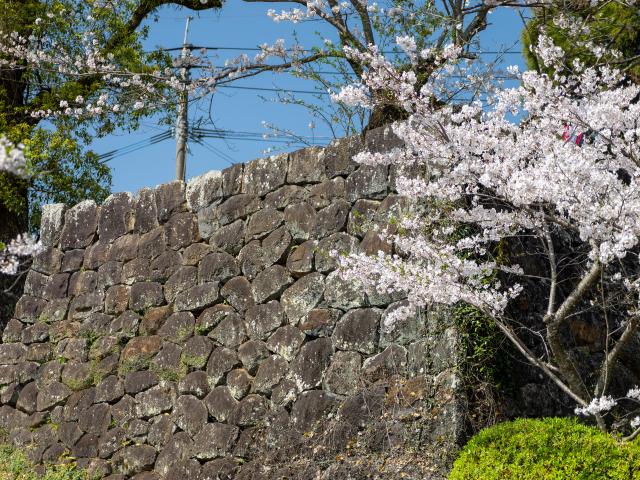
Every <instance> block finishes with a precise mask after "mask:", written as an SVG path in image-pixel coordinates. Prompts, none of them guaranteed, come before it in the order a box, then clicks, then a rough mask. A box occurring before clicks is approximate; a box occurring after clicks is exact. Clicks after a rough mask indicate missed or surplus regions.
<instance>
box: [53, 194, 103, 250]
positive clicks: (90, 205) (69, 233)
mask: <svg viewBox="0 0 640 480" xmlns="http://www.w3.org/2000/svg"><path fill="white" fill-rule="evenodd" d="M97 212H98V207H97V206H96V203H95V202H94V201H93V200H85V201H84V202H80V203H79V204H77V205H76V206H74V207H72V208H70V209H69V210H67V211H66V212H65V215H64V226H63V227H62V233H61V235H60V247H61V248H62V249H63V250H71V249H73V248H85V247H88V246H89V245H91V242H93V239H94V237H95V234H96V227H97Z"/></svg>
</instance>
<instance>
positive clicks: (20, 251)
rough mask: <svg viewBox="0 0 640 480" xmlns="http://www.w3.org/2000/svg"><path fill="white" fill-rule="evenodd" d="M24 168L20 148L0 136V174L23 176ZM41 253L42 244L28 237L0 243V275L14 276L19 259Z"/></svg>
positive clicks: (22, 236)
mask: <svg viewBox="0 0 640 480" xmlns="http://www.w3.org/2000/svg"><path fill="white" fill-rule="evenodd" d="M25 166H26V162H25V158H24V154H23V151H22V146H21V145H18V146H14V145H13V144H12V143H11V142H10V141H9V140H7V139H6V138H5V137H4V136H0V172H1V171H5V172H9V173H12V174H14V175H19V176H23V175H24V174H25ZM41 251H42V244H41V243H40V242H38V241H37V240H36V239H34V238H33V237H31V236H30V235H18V236H17V237H16V238H14V239H13V240H12V241H11V242H10V243H9V245H6V246H4V245H3V244H2V243H0V274H5V275H15V274H16V272H17V271H18V267H19V266H20V258H24V257H29V256H33V255H37V254H38V253H40V252H41Z"/></svg>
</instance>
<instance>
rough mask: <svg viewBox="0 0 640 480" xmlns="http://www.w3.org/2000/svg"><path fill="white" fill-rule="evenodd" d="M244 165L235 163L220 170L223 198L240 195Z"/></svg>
mask: <svg viewBox="0 0 640 480" xmlns="http://www.w3.org/2000/svg"><path fill="white" fill-rule="evenodd" d="M243 172H244V164H242V163H236V164H234V165H232V166H230V167H227V168H225V169H224V170H222V194H223V195H224V196H225V197H228V196H230V195H235V194H237V193H240V189H241V188H242V176H243V175H242V174H243Z"/></svg>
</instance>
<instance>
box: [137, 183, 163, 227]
mask: <svg viewBox="0 0 640 480" xmlns="http://www.w3.org/2000/svg"><path fill="white" fill-rule="evenodd" d="M133 214H134V222H133V230H134V231H135V232H136V233H146V232H149V231H151V230H153V229H154V228H156V227H157V226H158V208H157V206H156V192H155V190H152V189H151V188H143V189H141V190H140V191H139V192H138V194H137V195H136V196H135V198H134V199H133Z"/></svg>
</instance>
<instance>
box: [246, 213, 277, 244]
mask: <svg viewBox="0 0 640 480" xmlns="http://www.w3.org/2000/svg"><path fill="white" fill-rule="evenodd" d="M283 221H284V215H283V213H282V212H280V211H279V210H276V209H274V208H263V209H262V210H258V211H257V212H256V213H254V214H253V215H251V217H250V218H249V223H248V224H247V228H246V237H247V238H246V240H247V241H249V240H251V239H260V238H264V237H265V236H266V235H268V234H269V233H271V232H273V231H274V230H275V229H276V228H278V227H279V226H280V225H282V222H283Z"/></svg>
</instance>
